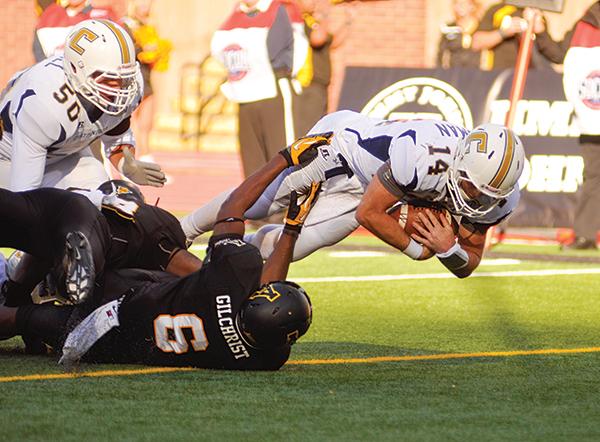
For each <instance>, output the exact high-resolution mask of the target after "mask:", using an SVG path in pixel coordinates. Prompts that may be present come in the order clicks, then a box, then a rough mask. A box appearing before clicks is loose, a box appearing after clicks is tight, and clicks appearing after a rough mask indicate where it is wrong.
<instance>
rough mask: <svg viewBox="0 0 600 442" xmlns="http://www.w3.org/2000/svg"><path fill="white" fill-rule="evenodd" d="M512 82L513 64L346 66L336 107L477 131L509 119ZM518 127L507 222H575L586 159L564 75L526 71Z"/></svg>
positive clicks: (543, 224)
mask: <svg viewBox="0 0 600 442" xmlns="http://www.w3.org/2000/svg"><path fill="white" fill-rule="evenodd" d="M511 83H512V69H508V70H504V71H490V72H486V71H480V70H477V69H463V68H453V69H400V68H368V67H348V68H346V75H345V79H344V85H343V87H342V93H341V96H340V102H339V106H338V109H351V110H355V111H359V112H363V113H365V114H367V115H371V116H374V117H379V118H389V119H411V118H421V119H424V118H433V119H441V120H447V121H450V122H453V123H456V124H460V125H462V126H464V127H466V128H468V129H472V128H473V127H475V126H477V125H478V124H480V123H483V122H492V123H498V124H504V121H505V118H506V114H507V112H508V107H509V101H508V97H509V94H510V87H511ZM513 129H514V130H515V132H516V133H517V134H518V135H519V136H520V137H521V139H522V141H523V144H524V145H525V152H526V154H527V162H526V164H525V170H524V172H523V176H522V177H521V180H520V185H521V189H522V191H521V202H520V204H519V206H518V208H517V210H516V211H515V213H514V214H513V216H512V217H511V219H510V225H512V226H537V227H571V226H572V225H573V216H574V210H575V202H576V196H575V192H576V190H577V188H578V187H579V185H580V184H581V182H582V177H583V159H582V158H581V156H580V149H579V143H578V137H579V128H578V126H577V122H576V121H575V117H574V112H573V106H572V105H571V104H570V103H569V102H568V101H566V99H565V95H564V92H563V86H562V76H561V75H560V74H557V73H556V72H554V71H552V70H530V71H529V74H528V76H527V83H526V85H525V91H524V93H523V98H522V99H521V100H519V103H518V105H517V112H516V117H515V124H514V128H513Z"/></svg>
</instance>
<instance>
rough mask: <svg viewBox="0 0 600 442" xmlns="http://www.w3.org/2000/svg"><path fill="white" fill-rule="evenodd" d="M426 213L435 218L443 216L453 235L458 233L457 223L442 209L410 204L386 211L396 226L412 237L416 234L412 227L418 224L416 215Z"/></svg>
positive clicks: (396, 206)
mask: <svg viewBox="0 0 600 442" xmlns="http://www.w3.org/2000/svg"><path fill="white" fill-rule="evenodd" d="M426 211H430V212H433V213H434V214H436V215H437V216H440V215H442V214H443V215H444V216H445V217H446V219H447V220H448V222H450V223H451V224H452V229H453V230H454V233H455V234H456V233H458V223H457V222H456V220H455V219H454V217H453V216H452V215H451V214H450V212H448V210H446V209H443V208H437V207H423V206H413V205H412V204H397V205H395V206H394V207H392V208H391V209H390V210H389V211H388V214H389V215H390V216H391V217H392V218H394V219H397V220H398V224H400V227H402V228H403V229H404V231H405V232H406V233H407V234H408V235H412V234H413V233H418V232H417V230H416V229H415V227H414V225H415V223H418V222H419V221H418V217H417V214H418V213H425V212H426Z"/></svg>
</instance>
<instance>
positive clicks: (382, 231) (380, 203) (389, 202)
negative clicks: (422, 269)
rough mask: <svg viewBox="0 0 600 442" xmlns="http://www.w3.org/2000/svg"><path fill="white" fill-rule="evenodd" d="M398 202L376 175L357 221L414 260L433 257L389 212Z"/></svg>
mask: <svg viewBox="0 0 600 442" xmlns="http://www.w3.org/2000/svg"><path fill="white" fill-rule="evenodd" d="M397 202H398V197H397V196H395V195H392V194H391V193H390V192H389V191H388V190H387V189H386V188H385V187H384V185H383V184H382V182H381V179H380V178H379V176H378V175H377V174H376V175H375V176H373V179H372V180H371V183H370V184H369V187H367V191H366V192H365V194H364V196H363V198H362V200H361V202H360V204H359V206H358V209H357V210H356V220H357V221H358V222H359V223H360V224H361V225H362V226H363V227H365V228H366V229H367V230H369V231H370V232H371V233H373V234H374V235H376V236H377V237H378V238H379V239H381V240H382V241H385V242H386V243H388V244H389V245H391V246H393V247H395V248H397V249H398V250H400V251H402V252H403V253H404V254H406V255H407V256H410V257H411V258H412V259H416V260H423V259H427V258H429V257H431V253H430V252H429V251H428V250H427V249H426V248H424V247H423V246H421V245H420V244H418V243H417V242H416V241H415V240H413V239H412V238H411V237H410V236H408V235H407V233H406V232H405V231H404V229H403V228H402V227H400V225H399V224H398V221H396V220H395V219H394V218H392V217H391V216H390V215H388V214H387V210H388V209H389V208H390V207H392V206H393V205H394V204H395V203H397Z"/></svg>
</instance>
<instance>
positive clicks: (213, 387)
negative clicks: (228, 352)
mask: <svg viewBox="0 0 600 442" xmlns="http://www.w3.org/2000/svg"><path fill="white" fill-rule="evenodd" d="M356 242H358V243H362V242H364V240H363V239H358V240H356V239H351V240H350V241H349V242H344V244H355V243H356ZM511 247H517V246H511ZM330 252H332V250H325V251H320V252H318V253H316V254H314V255H313V256H311V257H309V258H308V259H306V260H304V261H301V262H299V263H295V264H294V265H293V266H292V268H291V272H290V279H295V278H296V279H298V278H309V277H322V278H323V277H328V276H338V277H340V276H359V277H360V276H373V275H410V274H415V275H416V274H419V275H421V274H438V273H447V271H446V270H445V269H444V268H443V267H442V266H440V265H439V263H437V261H436V260H430V261H427V262H420V263H417V262H413V261H411V260H409V259H407V258H405V257H403V256H402V255H397V254H392V255H385V256H372V257H364V256H363V257H355V258H335V257H332V256H331V254H330ZM492 263H493V261H492ZM591 267H594V268H597V267H600V264H598V265H597V266H594V265H593V264H576V263H556V262H548V261H544V262H541V261H522V262H515V263H513V264H510V265H489V264H485V265H482V266H481V267H480V269H478V271H479V272H490V271H491V272H500V273H502V272H508V271H510V272H514V271H516V270H517V271H521V270H541V269H545V270H547V269H557V270H565V269H589V268H591ZM302 285H303V286H304V287H305V288H306V290H307V292H308V293H309V294H310V296H311V299H312V301H313V306H314V321H313V325H312V327H311V329H310V330H309V332H308V334H307V335H306V336H305V337H303V338H302V339H301V340H300V341H299V342H298V344H296V346H295V347H294V349H293V353H292V360H295V361H306V360H308V361H310V360H314V359H338V360H344V359H348V358H371V357H390V358H391V359H393V358H394V357H398V356H406V355H434V354H439V355H445V354H452V353H485V352H496V351H514V350H537V349H574V348H589V347H596V346H600V323H599V321H598V318H599V317H600V297H599V296H598V293H599V291H600V290H599V289H600V275H594V274H584V275H561V276H558V275H550V276H547V275H546V276H511V277H473V278H467V279H464V280H459V279H456V278H452V279H428V278H426V277H425V276H422V277H418V278H416V279H408V280H399V281H328V280H325V281H321V282H305V283H303V284H302ZM20 347H21V344H20V341H19V339H13V340H10V341H5V342H0V380H2V379H1V378H2V377H6V376H18V375H28V374H40V373H60V372H62V370H61V368H60V367H59V366H57V365H56V359H54V358H47V357H34V356H26V355H23V354H22V353H21V350H20ZM340 362H342V361H340ZM599 363H600V353H595V352H591V353H573V354H564V355H544V354H538V355H524V356H487V357H486V356H485V355H482V356H479V357H469V358H448V359H440V360H435V361H422V360H421V361H395V362H394V361H392V362H370V363H352V362H351V361H348V362H346V363H339V364H320V365H319V364H317V365H308V364H304V365H303V364H300V365H291V364H290V365H286V366H284V367H283V368H282V370H280V371H279V372H276V373H238V372H218V371H209V370H197V371H191V372H178V373H166V374H150V375H149V374H138V375H131V376H111V377H99V378H76V379H60V380H42V381H31V380H27V381H14V382H2V383H0V392H1V393H2V394H0V410H1V411H2V412H1V413H0V428H1V430H0V440H73V441H84V440H85V441H88V440H111V441H112V440H169V441H171V440H181V441H189V440H244V441H246V440H247V441H280V440H292V441H296V440H297V441H305V440H344V441H346V440H362V441H366V440H369V441H370V440H390V441H397V440H411V441H412V440H457V441H458V440H460V441H463V440H473V441H481V440H540V441H541V440H544V441H548V440H598V438H600V405H598V393H597V392H598V385H600V364H599ZM80 368H81V370H117V369H123V368H140V367H132V366H110V365H108V366H92V365H84V366H82V367H80Z"/></svg>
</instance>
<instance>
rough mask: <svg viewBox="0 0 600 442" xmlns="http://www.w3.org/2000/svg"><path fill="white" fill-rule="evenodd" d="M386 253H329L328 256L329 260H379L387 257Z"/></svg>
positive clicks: (358, 251) (359, 251)
mask: <svg viewBox="0 0 600 442" xmlns="http://www.w3.org/2000/svg"><path fill="white" fill-rule="evenodd" d="M389 255H390V254H389V253H386V252H369V251H362V250H357V251H354V252H352V251H348V252H331V253H330V254H329V256H330V257H331V258H381V257H385V256H389Z"/></svg>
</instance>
